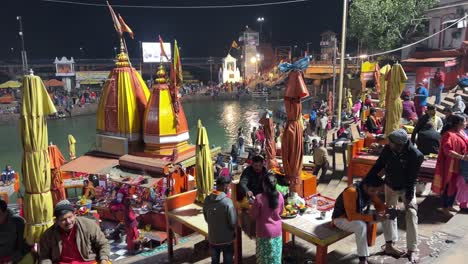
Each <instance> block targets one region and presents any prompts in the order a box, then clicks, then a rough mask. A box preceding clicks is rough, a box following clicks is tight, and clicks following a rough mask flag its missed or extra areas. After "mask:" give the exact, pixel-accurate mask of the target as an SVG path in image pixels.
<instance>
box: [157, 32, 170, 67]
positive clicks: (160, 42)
mask: <svg viewBox="0 0 468 264" xmlns="http://www.w3.org/2000/svg"><path fill="white" fill-rule="evenodd" d="M159 45H161V56H164V57H165V58H166V60H167V61H168V62H169V61H170V60H169V57H168V56H167V54H166V51H165V50H164V41H163V39H162V38H161V36H160V35H159Z"/></svg>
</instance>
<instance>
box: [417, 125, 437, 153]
mask: <svg viewBox="0 0 468 264" xmlns="http://www.w3.org/2000/svg"><path fill="white" fill-rule="evenodd" d="M416 145H417V147H418V150H419V151H421V153H422V154H423V155H429V154H431V153H434V154H437V153H439V146H440V133H439V132H437V131H436V130H435V128H434V123H432V122H427V123H426V124H425V125H424V126H423V128H422V129H421V130H420V131H419V133H418V138H417V139H416Z"/></svg>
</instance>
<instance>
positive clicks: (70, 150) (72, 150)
mask: <svg viewBox="0 0 468 264" xmlns="http://www.w3.org/2000/svg"><path fill="white" fill-rule="evenodd" d="M75 143H76V139H75V137H74V136H73V135H72V134H70V135H68V155H70V160H74V159H76V150H75Z"/></svg>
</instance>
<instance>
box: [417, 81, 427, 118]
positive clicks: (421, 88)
mask: <svg viewBox="0 0 468 264" xmlns="http://www.w3.org/2000/svg"><path fill="white" fill-rule="evenodd" d="M426 82H427V80H424V81H423V82H420V83H418V88H417V89H416V94H415V95H414V97H415V99H416V100H415V101H416V102H415V104H416V114H418V118H420V117H421V116H422V115H423V114H424V112H425V111H426V106H427V97H428V96H429V91H428V90H427V88H426V86H425V83H426Z"/></svg>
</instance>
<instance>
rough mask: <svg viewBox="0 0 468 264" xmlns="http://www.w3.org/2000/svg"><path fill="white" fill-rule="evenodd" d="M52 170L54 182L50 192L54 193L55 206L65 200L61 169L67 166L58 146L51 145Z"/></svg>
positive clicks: (50, 160)
mask: <svg viewBox="0 0 468 264" xmlns="http://www.w3.org/2000/svg"><path fill="white" fill-rule="evenodd" d="M47 150H48V152H49V163H50V169H51V170H52V182H51V187H50V191H51V193H52V203H53V205H54V206H55V205H56V204H57V203H58V202H60V201H62V200H65V199H66V195H65V188H64V187H63V179H62V172H61V171H60V167H62V165H63V164H65V162H66V160H65V158H64V157H63V155H62V152H60V149H59V148H58V147H57V146H56V145H49V148H48V149H47Z"/></svg>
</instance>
